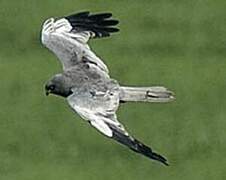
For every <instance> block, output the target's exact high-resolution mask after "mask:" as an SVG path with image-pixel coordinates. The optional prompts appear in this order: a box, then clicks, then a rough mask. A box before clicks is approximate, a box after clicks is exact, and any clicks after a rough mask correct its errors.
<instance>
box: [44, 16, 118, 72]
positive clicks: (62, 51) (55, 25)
mask: <svg viewBox="0 0 226 180" xmlns="http://www.w3.org/2000/svg"><path fill="white" fill-rule="evenodd" d="M111 16H112V14H111V13H101V14H90V13H89V12H81V13H77V14H73V15H70V16H66V17H63V18H60V19H54V18H50V19H48V20H46V21H45V22H44V24H43V28H42V34H41V39H42V43H43V44H44V45H45V46H46V47H47V48H48V49H50V50H51V51H52V52H53V53H54V54H56V56H57V57H58V58H59V60H60V61H61V63H62V65H63V69H68V68H70V67H72V66H74V65H75V64H76V63H77V62H80V61H84V62H86V63H92V64H95V65H96V66H98V67H99V68H100V69H101V70H103V71H105V72H107V73H108V68H107V66H106V65H105V64H104V63H103V61H102V60H101V59H100V58H99V57H97V56H96V55H95V54H94V53H93V51H92V50H91V49H90V48H89V46H88V44H87V43H88V41H89V39H91V38H101V37H107V36H110V34H111V33H113V32H117V31H119V29H117V28H115V27H112V26H115V25H117V24H118V21H117V20H114V19H110V18H111Z"/></svg>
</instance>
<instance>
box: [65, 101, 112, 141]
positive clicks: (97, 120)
mask: <svg viewBox="0 0 226 180" xmlns="http://www.w3.org/2000/svg"><path fill="white" fill-rule="evenodd" d="M69 104H70V106H71V107H72V108H73V109H74V110H75V111H76V112H77V113H78V114H79V115H80V116H81V117H82V118H83V119H85V120H88V121H89V122H90V123H91V125H92V126H94V127H95V128H96V129H98V130H99V131H100V132H101V133H103V134H104V135H106V136H108V137H112V135H113V133H112V130H111V129H110V128H109V127H108V125H107V124H106V123H105V121H106V119H107V118H104V117H102V116H100V115H96V113H94V111H91V110H88V109H86V108H81V107H79V106H76V105H75V104H74V103H72V102H71V101H69ZM109 123H112V121H110V122H109Z"/></svg>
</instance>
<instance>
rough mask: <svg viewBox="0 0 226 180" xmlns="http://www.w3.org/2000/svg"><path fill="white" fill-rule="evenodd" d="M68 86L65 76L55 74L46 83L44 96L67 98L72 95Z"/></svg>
mask: <svg viewBox="0 0 226 180" xmlns="http://www.w3.org/2000/svg"><path fill="white" fill-rule="evenodd" d="M68 84H69V83H68V80H67V79H66V77H65V76H63V75H62V74H57V75H55V76H54V77H53V78H52V79H50V80H49V81H48V82H47V83H46V85H45V92H46V95H47V96H48V95H49V94H55V95H58V96H62V97H68V96H69V95H71V94H72V93H73V92H72V90H71V87H69V86H68Z"/></svg>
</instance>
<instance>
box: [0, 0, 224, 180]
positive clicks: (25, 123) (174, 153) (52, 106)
mask: <svg viewBox="0 0 226 180" xmlns="http://www.w3.org/2000/svg"><path fill="white" fill-rule="evenodd" d="M225 9H226V1H225V0H215V1H214V0H189V1H188V0H170V1H165V0H143V1H138V0H137V1H132V0H131V1H129V0H120V1H116V0H115V1H113V0H112V1H103V0H95V1H92V0H82V1H81V0H64V1H56V0H37V1H32V0H18V1H14V0H0V179H1V180H58V179H59V180H69V179H70V180H71V179H76V180H77V179H79V180H80V179H81V180H86V179H89V180H90V179H91V180H99V179H108V180H113V179H114V180H115V179H128V180H141V179H155V180H163V179H168V180H170V179H172V180H181V179H182V180H191V179H192V180H204V179H205V180H208V179H209V180H212V179H217V180H220V179H226V157H225V155H226V91H225V90H226V62H225V60H226V10H225ZM82 10H90V11H92V12H103V11H110V12H112V13H113V14H114V17H116V18H118V19H119V20H120V25H119V27H120V29H121V31H120V33H118V34H115V35H113V36H112V37H111V38H106V39H102V40H95V41H92V42H90V43H91V45H92V48H93V49H94V50H95V52H97V54H98V55H99V56H101V57H102V59H104V61H105V62H106V64H107V65H108V66H109V69H110V73H111V76H112V77H113V78H115V79H117V80H119V82H120V83H121V84H127V85H142V86H144V85H164V86H166V87H168V88H169V89H171V90H173V91H174V92H175V94H176V101H174V102H172V103H167V104H141V103H137V104H136V103H135V104H133V103H128V104H123V105H122V106H121V108H120V109H119V111H118V116H119V119H120V121H121V122H122V123H123V124H125V125H126V127H127V128H128V129H129V132H130V133H131V134H133V135H134V136H135V137H137V138H138V139H140V140H142V141H143V142H145V143H146V144H148V145H150V146H151V147H152V148H153V149H155V150H156V151H157V152H159V153H161V154H162V155H164V156H166V157H167V158H168V160H169V162H170V166H169V167H165V166H163V165H161V164H160V163H158V162H153V161H151V160H149V159H147V158H145V157H143V156H140V155H138V154H136V153H133V152H132V151H130V150H128V149H127V148H125V147H124V146H121V145H119V144H117V143H115V142H114V141H112V140H109V139H107V138H106V137H104V136H102V135H101V134H99V133H97V131H96V130H95V129H93V128H91V127H89V125H88V124H86V123H85V122H84V121H83V120H82V119H81V118H80V117H79V116H78V115H77V114H75V113H73V112H72V111H71V110H70V108H68V105H67V102H66V101H65V100H64V99H63V98H59V97H55V96H50V97H48V98H47V97H46V96H45V95H44V89H43V87H44V84H45V82H46V81H47V80H48V79H49V78H50V77H51V76H52V75H53V74H55V73H58V72H60V71H61V65H60V63H59V62H58V61H57V60H56V57H55V56H54V55H53V54H51V53H50V52H49V51H48V50H47V49H45V48H44V47H43V46H42V45H41V43H40V30H41V25H42V23H43V21H44V20H45V19H46V18H48V17H51V16H54V17H57V16H63V15H68V14H70V13H73V12H77V11H82Z"/></svg>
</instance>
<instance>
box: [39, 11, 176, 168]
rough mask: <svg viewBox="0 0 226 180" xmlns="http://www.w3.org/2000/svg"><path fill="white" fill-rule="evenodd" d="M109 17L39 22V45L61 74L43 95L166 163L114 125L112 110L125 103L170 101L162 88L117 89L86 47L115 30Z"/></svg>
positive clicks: (81, 15)
mask: <svg viewBox="0 0 226 180" xmlns="http://www.w3.org/2000/svg"><path fill="white" fill-rule="evenodd" d="M111 17H112V14H111V13H99V14H90V12H80V13H76V14H72V15H69V16H65V17H61V18H49V19H47V20H46V21H45V22H44V24H43V27H42V31H41V41H42V43H43V45H44V46H45V47H47V48H48V49H49V50H50V51H52V52H53V53H54V54H55V55H56V56H57V57H58V59H59V60H60V62H61V63H62V66H63V72H62V73H59V74H56V75H54V76H53V77H52V78H51V79H50V80H49V81H48V82H47V83H46V85H45V91H46V95H48V94H50V93H52V94H55V95H58V96H62V97H64V98H66V99H67V101H68V103H69V105H70V107H71V108H72V109H73V110H74V111H75V112H77V113H78V114H79V115H80V116H81V117H82V118H83V119H85V120H86V121H87V122H88V123H89V124H90V125H91V126H93V127H95V128H96V129H97V130H98V131H100V132H101V133H102V134H104V135H105V136H107V137H109V138H112V139H114V140H116V141H118V142H119V143H121V144H123V145H125V146H127V147H129V148H130V149H131V150H133V151H135V152H137V153H140V154H143V155H144V156H146V157H148V158H150V159H153V160H157V161H160V162H162V163H163V164H165V165H168V163H167V160H166V159H165V158H164V157H163V156H161V155H160V154H158V153H156V152H154V151H152V149H151V148H150V147H148V146H147V145H145V144H143V143H142V142H140V141H139V140H137V139H135V138H134V137H132V136H131V135H129V133H128V132H127V131H126V129H125V128H124V126H123V125H122V124H121V123H120V122H119V121H118V119H117V116H116V111H117V109H118V107H119V105H120V103H125V102H168V101H171V100H173V99H174V97H173V93H172V92H171V91H169V90H167V89H166V88H165V87H161V86H153V87H127V86H121V85H120V84H119V83H118V82H117V81H116V80H114V79H112V78H111V77H110V75H109V70H108V68H107V66H106V65H105V64H104V62H103V61H102V60H101V59H100V58H99V57H98V56H97V55H96V54H95V53H94V52H93V51H92V50H91V49H90V47H89V45H88V41H89V40H90V39H95V38H103V37H108V36H110V35H111V34H112V33H115V32H118V31H119V29H118V28H116V27H115V26H116V25H117V24H118V23H119V22H118V21H117V20H115V19H112V18H111Z"/></svg>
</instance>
